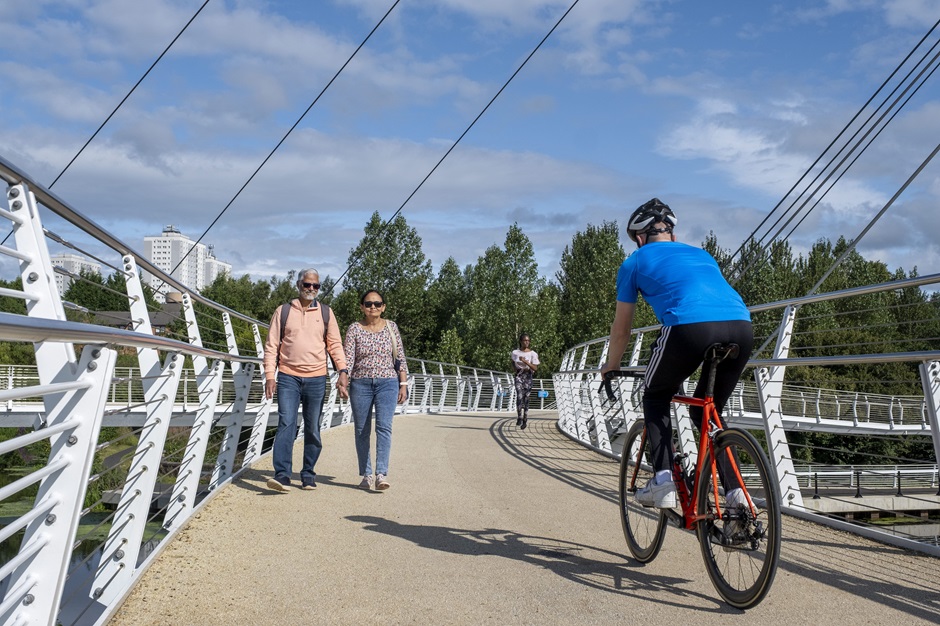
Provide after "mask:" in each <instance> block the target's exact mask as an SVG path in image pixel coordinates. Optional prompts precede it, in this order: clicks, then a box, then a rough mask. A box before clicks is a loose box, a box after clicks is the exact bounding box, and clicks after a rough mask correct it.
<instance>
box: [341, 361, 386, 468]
mask: <svg viewBox="0 0 940 626" xmlns="http://www.w3.org/2000/svg"><path fill="white" fill-rule="evenodd" d="M397 404H398V379H397V378H354V379H352V381H351V382H350V383H349V405H350V407H351V408H352V414H353V422H354V423H355V425H356V454H357V455H358V456H359V475H360V476H365V475H371V474H372V455H371V454H370V450H369V449H370V447H371V437H372V408H373V407H375V473H376V474H384V475H386V476H387V475H388V457H389V453H390V452H391V450H392V417H393V416H394V415H395V405H397Z"/></svg>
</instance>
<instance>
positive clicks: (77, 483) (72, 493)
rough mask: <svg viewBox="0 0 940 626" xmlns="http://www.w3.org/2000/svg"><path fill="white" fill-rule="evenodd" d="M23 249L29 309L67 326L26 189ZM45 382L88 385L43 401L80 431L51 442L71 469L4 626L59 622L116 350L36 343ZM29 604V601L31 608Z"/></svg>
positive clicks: (50, 489)
mask: <svg viewBox="0 0 940 626" xmlns="http://www.w3.org/2000/svg"><path fill="white" fill-rule="evenodd" d="M7 199H8V201H9V205H10V213H11V215H12V217H11V218H10V219H11V221H13V235H14V241H15V242H16V249H17V251H18V252H19V253H20V261H21V262H20V270H21V276H22V279H23V292H24V294H26V311H27V315H28V316H29V317H31V318H38V319H49V320H63V321H64V320H65V311H64V310H63V308H62V301H61V299H60V297H59V292H58V290H57V289H56V286H55V277H54V276H53V270H52V262H51V261H50V257H49V250H48V248H47V246H46V239H45V236H44V234H43V230H42V224H41V222H40V220H39V211H38V207H37V204H36V197H35V195H33V193H32V192H31V191H29V188H28V187H27V186H26V185H25V184H23V183H20V184H18V185H11V186H10V187H9V188H8V189H7ZM33 346H34V348H35V353H36V365H37V371H38V374H39V382H40V384H42V385H49V384H53V383H62V382H67V381H78V380H80V381H86V382H87V383H88V385H89V386H88V387H87V388H85V389H81V390H74V391H68V392H60V393H54V394H51V395H47V396H44V397H43V405H44V409H45V422H44V423H45V426H46V427H53V426H57V425H59V424H62V423H65V422H69V421H75V422H77V425H76V426H75V427H74V428H69V429H66V430H64V431H63V432H61V433H58V434H55V435H53V436H52V437H50V438H49V443H50V448H51V450H50V453H49V463H52V462H63V463H65V464H66V467H65V468H64V469H62V470H60V471H57V472H54V473H52V474H50V475H49V476H47V477H46V478H44V479H43V480H42V482H40V484H39V491H38V493H37V494H36V499H35V505H34V506H38V505H40V504H44V505H48V504H50V503H53V504H52V506H51V508H50V509H49V512H48V513H47V514H46V515H45V516H40V517H38V518H36V519H34V520H33V521H32V522H30V523H29V524H28V525H27V526H26V528H25V531H24V535H23V538H22V540H21V541H20V550H19V554H25V553H28V552H31V551H32V552H33V553H34V556H33V557H32V558H30V559H28V560H26V561H25V562H24V563H23V564H22V565H20V566H19V567H17V568H16V569H14V571H13V572H12V573H11V574H10V576H9V578H8V582H7V592H6V594H5V597H4V599H3V603H2V604H0V623H4V624H7V623H22V624H46V623H48V624H53V623H55V621H56V612H57V610H58V607H59V602H60V601H61V598H62V591H63V588H64V586H65V580H66V577H67V572H68V564H69V559H70V558H71V555H72V543H73V542H74V540H75V534H76V531H77V530H78V524H79V520H80V518H81V512H82V508H83V506H84V500H85V493H86V491H87V487H88V477H89V474H90V472H91V467H92V462H93V461H94V455H95V449H96V446H97V444H98V435H99V433H100V430H101V420H102V417H103V413H104V406H105V403H106V401H107V397H108V389H109V384H108V383H109V381H110V380H111V377H112V376H113V374H114V364H115V362H116V360H117V354H116V352H115V351H114V350H112V349H109V348H105V347H101V346H96V345H87V346H85V348H84V349H83V350H82V354H81V358H80V359H78V358H76V355H75V348H74V345H73V344H72V343H66V342H59V341H43V342H39V343H34V344H33ZM27 600H28V602H27Z"/></svg>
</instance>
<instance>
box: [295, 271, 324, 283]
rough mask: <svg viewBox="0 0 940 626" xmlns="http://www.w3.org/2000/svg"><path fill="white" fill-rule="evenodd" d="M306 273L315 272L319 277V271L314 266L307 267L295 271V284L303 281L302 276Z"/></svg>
mask: <svg viewBox="0 0 940 626" xmlns="http://www.w3.org/2000/svg"><path fill="white" fill-rule="evenodd" d="M307 274H316V275H317V278H320V272H318V271H317V269H316V268H315V267H308V268H305V269H302V270H300V271H299V272H297V286H298V287H299V286H300V283H302V282H304V276H306V275H307Z"/></svg>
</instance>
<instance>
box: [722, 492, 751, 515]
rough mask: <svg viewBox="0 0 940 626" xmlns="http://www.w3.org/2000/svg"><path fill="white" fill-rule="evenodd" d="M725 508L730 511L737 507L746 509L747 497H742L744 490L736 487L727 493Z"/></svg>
mask: <svg viewBox="0 0 940 626" xmlns="http://www.w3.org/2000/svg"><path fill="white" fill-rule="evenodd" d="M725 506H726V507H728V508H729V509H732V510H734V509H736V508H738V507H739V506H743V507H744V508H747V496H745V495H744V490H743V489H741V488H740V487H738V488H736V489H732V490H731V491H729V492H727V493H726V494H725Z"/></svg>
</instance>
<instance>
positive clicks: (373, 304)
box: [362, 300, 385, 309]
mask: <svg viewBox="0 0 940 626" xmlns="http://www.w3.org/2000/svg"><path fill="white" fill-rule="evenodd" d="M384 304H385V303H384V302H372V301H371V300H370V301H368V302H363V303H362V306H364V307H365V308H367V309H378V308H380V307H382V306H383V305H384Z"/></svg>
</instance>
